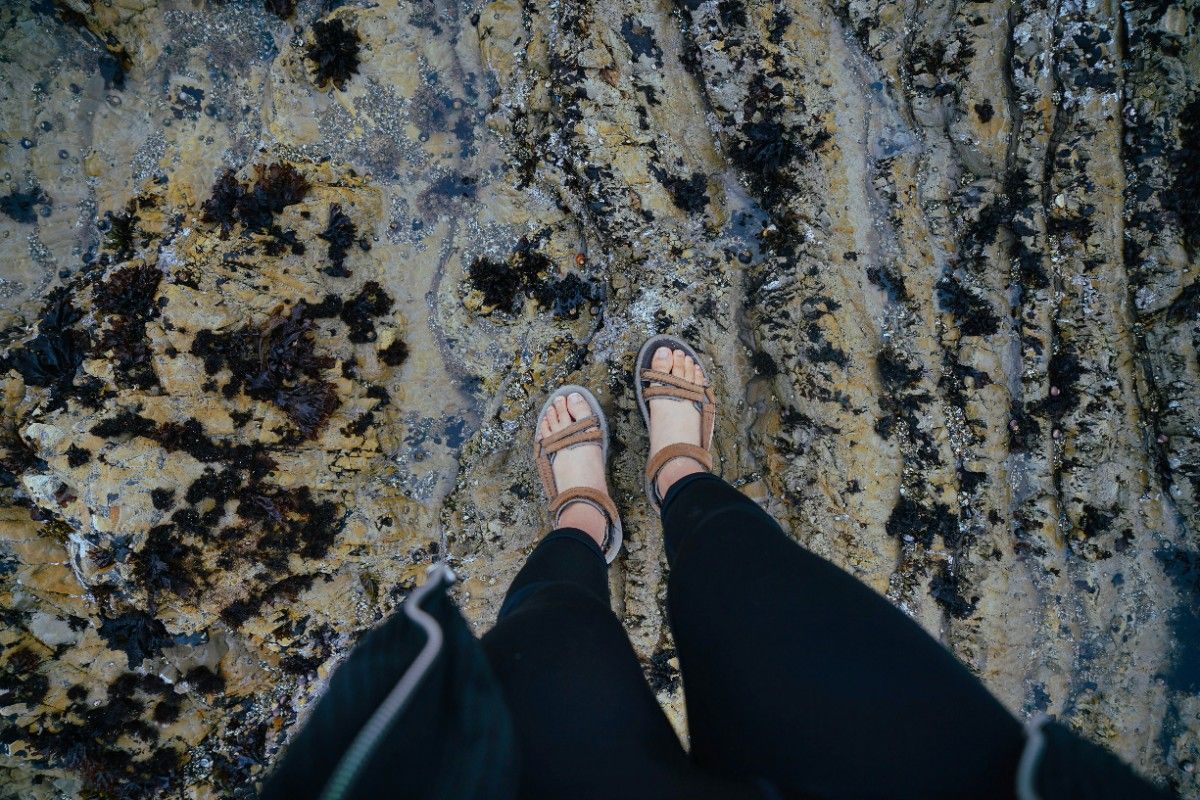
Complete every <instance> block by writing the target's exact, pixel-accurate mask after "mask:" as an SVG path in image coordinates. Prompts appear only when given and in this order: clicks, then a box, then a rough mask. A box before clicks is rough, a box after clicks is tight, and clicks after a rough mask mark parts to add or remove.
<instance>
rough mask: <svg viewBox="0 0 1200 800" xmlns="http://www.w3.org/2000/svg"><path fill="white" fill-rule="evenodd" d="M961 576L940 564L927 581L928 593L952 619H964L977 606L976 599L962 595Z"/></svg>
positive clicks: (977, 601)
mask: <svg viewBox="0 0 1200 800" xmlns="http://www.w3.org/2000/svg"><path fill="white" fill-rule="evenodd" d="M963 589H964V585H963V579H962V576H961V575H959V574H958V572H957V571H956V570H954V569H951V568H950V565H949V564H942V566H941V568H940V569H938V571H937V572H935V573H934V574H933V578H931V579H930V581H929V593H930V594H932V595H933V599H934V600H935V601H936V602H937V604H938V605H940V606H941V607H942V608H944V609H945V610H946V613H947V614H949V615H950V616H952V617H957V618H959V619H966V618H967V617H969V616H971V614H973V613H974V612H975V607H976V606H977V605H978V604H979V598H978V597H971V598H970V599H968V598H966V597H965V596H964V595H963Z"/></svg>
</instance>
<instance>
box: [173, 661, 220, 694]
mask: <svg viewBox="0 0 1200 800" xmlns="http://www.w3.org/2000/svg"><path fill="white" fill-rule="evenodd" d="M183 679H184V680H185V681H187V682H188V683H189V684H191V685H192V686H194V687H195V688H196V689H197V690H199V691H200V693H201V694H218V693H220V692H222V691H224V689H225V678H224V677H222V676H221V673H220V672H219V671H217V672H213V671H212V670H211V669H209V668H208V667H205V666H198V667H192V668H191V669H189V670H188V671H187V673H186V674H185V675H184V676H183Z"/></svg>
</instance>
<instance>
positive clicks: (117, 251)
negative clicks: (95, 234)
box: [100, 198, 138, 263]
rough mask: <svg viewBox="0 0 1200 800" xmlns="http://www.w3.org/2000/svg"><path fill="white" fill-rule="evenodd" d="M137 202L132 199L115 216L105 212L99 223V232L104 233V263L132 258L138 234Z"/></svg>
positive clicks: (135, 199) (110, 212)
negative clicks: (106, 251) (105, 251)
mask: <svg viewBox="0 0 1200 800" xmlns="http://www.w3.org/2000/svg"><path fill="white" fill-rule="evenodd" d="M137 208H138V200H137V198H134V199H132V200H130V201H129V202H128V203H126V204H125V208H124V210H122V211H118V212H116V213H115V214H114V213H113V212H112V211H106V212H105V213H104V218H103V219H102V220H101V221H100V230H101V231H102V232H103V233H104V249H105V250H108V251H109V252H108V253H106V254H105V263H112V262H115V261H127V260H129V259H130V258H132V257H133V253H134V248H135V247H136V246H137V234H138V228H137V223H138V216H137Z"/></svg>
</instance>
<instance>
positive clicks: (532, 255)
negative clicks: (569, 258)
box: [468, 239, 604, 319]
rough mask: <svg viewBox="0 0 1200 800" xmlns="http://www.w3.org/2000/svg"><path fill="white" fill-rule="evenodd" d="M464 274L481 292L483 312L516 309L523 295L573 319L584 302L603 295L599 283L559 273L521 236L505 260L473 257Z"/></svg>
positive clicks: (550, 262)
mask: <svg viewBox="0 0 1200 800" xmlns="http://www.w3.org/2000/svg"><path fill="white" fill-rule="evenodd" d="M468 278H469V280H470V284H471V286H472V288H474V289H475V290H476V291H478V292H480V293H481V294H482V295H483V306H484V310H483V313H484V314H488V313H491V311H492V310H499V311H503V312H505V313H508V314H517V313H520V311H521V308H522V307H523V305H524V303H523V298H530V299H533V300H535V301H537V304H538V306H539V307H540V308H542V309H544V310H549V311H550V312H551V313H553V315H554V316H556V317H567V318H570V319H575V318H576V317H578V316H579V311H580V309H581V308H583V306H584V305H585V304H588V305H590V304H594V303H598V302H600V301H602V300H603V299H604V290H603V287H602V286H601V285H600V284H598V283H596V282H594V281H584V280H582V279H581V278H580V277H579V276H578V275H576V274H575V273H569V274H567V275H565V276H562V277H559V276H558V269H557V268H556V267H555V265H554V262H552V261H551V260H550V259H549V258H547V257H546V256H545V255H544V254H542V253H540V252H538V251H537V250H534V249H533V246H532V245H531V244H530V243H529V241H528V240H526V239H521V241H520V242H519V243H518V244H517V247H516V249H515V250H513V252H512V254H511V255H509V257H508V260H507V261H504V262H499V261H493V260H491V259H486V258H477V259H475V261H474V262H473V263H472V264H471V266H470V269H469V272H468Z"/></svg>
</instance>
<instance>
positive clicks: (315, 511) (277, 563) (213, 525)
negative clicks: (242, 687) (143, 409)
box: [90, 410, 342, 663]
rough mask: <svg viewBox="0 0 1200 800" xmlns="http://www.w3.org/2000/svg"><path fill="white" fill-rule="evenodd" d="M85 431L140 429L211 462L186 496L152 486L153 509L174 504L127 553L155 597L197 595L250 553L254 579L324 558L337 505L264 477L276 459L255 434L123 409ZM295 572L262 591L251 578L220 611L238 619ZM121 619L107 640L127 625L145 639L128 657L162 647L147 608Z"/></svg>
mask: <svg viewBox="0 0 1200 800" xmlns="http://www.w3.org/2000/svg"><path fill="white" fill-rule="evenodd" d="M90 432H91V433H92V434H93V435H95V436H101V437H105V438H114V437H119V436H126V435H134V436H144V437H147V438H150V439H153V440H155V441H157V442H158V443H159V444H160V445H161V446H162V447H163V448H164V449H166V450H167V451H168V452H179V451H183V452H186V453H188V455H191V456H192V457H193V458H195V459H197V460H198V461H201V462H203V463H205V464H210V465H212V466H211V467H210V468H208V469H206V470H205V471H204V472H203V473H202V474H201V475H199V476H198V477H197V478H196V479H195V480H193V481H192V483H191V484H190V485H189V486H188V487H187V488H186V490H185V491H184V493H183V497H182V502H176V497H175V492H174V491H173V490H169V489H154V490H152V492H151V499H152V501H153V503H154V507H155V508H157V509H159V510H160V511H165V510H167V509H169V508H174V509H175V510H174V511H173V513H172V514H171V516H170V521H169V523H164V524H162V525H158V526H155V527H154V528H153V529H151V531H150V532H149V534H148V536H147V537H146V540H145V541H144V542H143V544H142V546H141V548H139V549H138V551H137V552H135V553H134V554H133V555H132V556H131V557H130V564H131V567H132V571H133V575H134V577H135V578H136V579H137V580H138V582H139V584H140V585H141V586H142V587H143V588H144V589H145V590H146V592H147V594H148V595H149V596H150V598H151V600H152V601H153V600H154V599H155V598H156V597H157V596H158V595H159V594H160V593H163V592H170V593H174V594H176V595H181V596H189V595H194V594H195V593H196V592H197V591H200V590H202V589H203V588H204V587H205V586H207V585H208V583H209V579H210V577H211V576H212V574H213V570H214V569H216V570H230V569H233V568H235V567H236V566H237V565H238V564H239V563H245V562H246V561H247V560H248V561H250V562H251V563H253V564H254V566H255V567H256V568H257V569H258V570H259V571H258V572H257V574H256V577H258V578H261V579H269V577H270V576H271V575H279V574H280V573H283V574H286V573H287V572H288V571H289V558H290V557H292V556H293V555H299V556H301V557H303V558H321V557H323V556H324V555H325V554H326V553H327V552H328V551H329V548H330V546H331V545H332V544H333V542H334V540H335V538H336V537H337V534H338V532H339V531H340V530H341V524H342V519H341V513H340V510H339V506H338V505H337V504H336V503H335V502H332V501H329V500H320V499H318V498H317V497H315V496H314V495H313V493H312V490H311V489H309V488H308V487H306V486H301V487H296V488H283V487H280V486H276V485H274V484H272V483H270V482H268V480H267V479H268V477H269V476H270V474H271V473H272V472H274V471H275V470H276V469H277V467H278V465H277V464H276V462H275V461H274V460H273V459H272V458H271V457H270V455H269V453H268V452H267V451H266V450H265V448H264V446H263V445H261V444H259V443H254V444H231V443H229V442H225V441H218V440H214V439H212V438H211V437H209V436H208V435H207V434H206V433H205V431H204V429H203V427H202V426H201V425H200V423H199V422H198V421H197V420H195V419H191V420H187V421H186V422H183V423H176V422H164V423H156V422H155V421H154V420H151V419H148V418H146V417H143V416H141V415H140V414H138V413H136V412H134V411H129V410H126V411H123V412H120V413H118V414H117V415H115V416H113V417H111V418H109V419H106V420H103V421H101V422H99V423H97V424H96V425H94V426H92V428H91V429H90ZM231 504H232V505H231ZM231 507H232V509H233V512H234V513H233V519H232V521H231V519H230V514H229V509H230V508H231ZM214 551H215V552H217V553H218V556H217V558H216V560H215V562H214V564H213V565H212V568H210V566H209V565H208V564H207V563H206V562H205V561H204V558H203V553H205V552H214ZM263 568H265V570H266V572H263V571H261V570H262V569H263ZM295 580H297V579H296V578H295V577H294V576H291V577H285V578H283V579H281V580H280V581H276V583H275V584H272V585H270V586H267V588H266V589H265V590H262V591H260V592H259V593H258V594H254V591H253V590H254V587H253V586H248V587H247V588H246V595H247V599H246V600H244V601H239V602H238V603H236V604H234V606H231V609H232V610H230V609H227V610H226V611H227V612H228V613H222V617H223V618H224V619H225V621H226V622H227V623H229V624H230V625H240V624H241V623H242V622H244V621H245V620H246V619H248V618H249V617H250V616H253V615H254V614H255V613H257V611H258V609H259V608H260V607H261V606H262V605H263V604H264V603H266V602H268V601H269V600H270V598H271V597H272V596H274V595H273V593H277V592H278V591H280V589H279V587H280V586H281V585H282V586H287V585H289V584H288V583H287V582H288V581H293V582H294V581H295ZM125 618H126V619H124V625H123V627H120V628H117V629H115V630H114V639H113V640H114V642H116V641H117V640H118V639H117V637H118V636H124V635H126V629H129V630H132V631H133V633H132V635H130V636H128V637H127V638H129V639H130V641H131V642H132V643H135V644H136V643H138V642H142V644H138V645H137V648H138V649H137V654H131V657H130V658H131V663H133V661H135V660H136V661H137V662H138V663H140V659H141V657H142V655H141V654H146V655H149V654H151V653H153V652H155V651H156V649H158V648H160V647H161V644H162V642H161V641H160V638H161V637H160V636H159V635H158V634H159V633H161V634H165V631H159V629H158V628H156V627H155V625H156V620H154V618H153V617H150V616H148V615H144V614H143V615H141V616H137V617H132V618H130V615H125ZM155 643H157V646H156V644H155ZM114 646H115V645H114Z"/></svg>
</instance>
